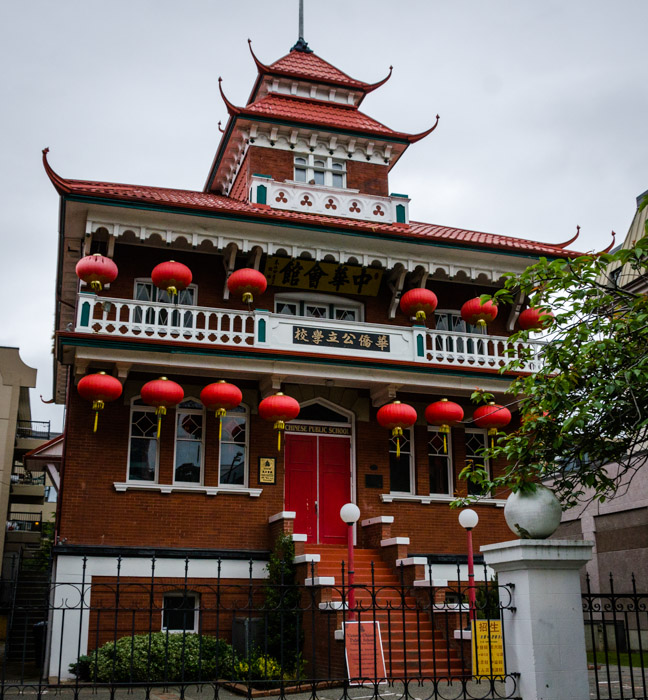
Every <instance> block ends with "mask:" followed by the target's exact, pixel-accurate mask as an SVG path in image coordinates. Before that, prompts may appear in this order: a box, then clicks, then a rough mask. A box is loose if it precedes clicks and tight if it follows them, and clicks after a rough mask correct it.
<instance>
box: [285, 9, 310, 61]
mask: <svg viewBox="0 0 648 700" xmlns="http://www.w3.org/2000/svg"><path fill="white" fill-rule="evenodd" d="M290 50H291V51H301V52H302V53H313V49H309V48H308V43H307V42H306V41H305V39H304V0H299V38H298V39H297V43H296V44H295V45H294V46H293V47H292V49H290Z"/></svg>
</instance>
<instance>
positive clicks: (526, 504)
mask: <svg viewBox="0 0 648 700" xmlns="http://www.w3.org/2000/svg"><path fill="white" fill-rule="evenodd" d="M561 516H562V508H561V506H560V502H559V501H558V499H557V498H556V496H555V494H554V492H553V491H551V489H548V488H547V487H546V486H541V485H540V484H538V485H536V487H535V491H533V492H523V491H518V492H517V493H512V494H511V495H510V496H509V497H508V498H507V499H506V505H505V506H504V518H505V519H506V524H507V525H508V526H509V528H510V529H511V530H512V531H513V532H514V533H515V534H516V535H517V536H518V537H519V538H520V539H523V540H544V539H546V538H547V537H549V536H550V535H553V533H554V532H555V531H556V530H557V529H558V525H560V518H561Z"/></svg>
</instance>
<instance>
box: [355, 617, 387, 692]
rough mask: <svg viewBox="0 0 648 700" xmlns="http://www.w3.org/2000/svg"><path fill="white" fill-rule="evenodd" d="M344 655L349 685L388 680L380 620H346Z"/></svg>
mask: <svg viewBox="0 0 648 700" xmlns="http://www.w3.org/2000/svg"><path fill="white" fill-rule="evenodd" d="M344 656H345V658H346V664H347V673H348V674H349V685H362V684H363V683H385V682H386V679H387V671H386V670H385V654H384V652H383V645H382V638H381V636H380V623H379V622H377V621H375V622H374V621H371V622H369V621H368V622H355V621H353V622H351V621H350V622H345V623H344Z"/></svg>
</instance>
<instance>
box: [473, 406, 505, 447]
mask: <svg viewBox="0 0 648 700" xmlns="http://www.w3.org/2000/svg"><path fill="white" fill-rule="evenodd" d="M473 422H474V423H475V425H476V426H477V427H479V428H488V434H489V435H490V436H491V447H493V445H494V444H495V437H494V436H495V435H497V431H498V429H499V428H505V427H506V426H507V425H508V424H509V423H510V422H511V412H510V411H509V410H508V408H506V406H500V405H498V404H496V403H493V402H492V401H491V402H490V403H488V404H486V405H485V406H480V407H479V408H478V409H476V410H475V412H474V413H473Z"/></svg>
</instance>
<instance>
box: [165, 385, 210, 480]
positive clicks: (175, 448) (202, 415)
mask: <svg viewBox="0 0 648 700" xmlns="http://www.w3.org/2000/svg"><path fill="white" fill-rule="evenodd" d="M187 401H195V402H196V403H198V404H199V403H200V399H197V398H196V397H195V396H185V397H184V399H182V401H181V402H180V403H179V404H178V405H177V406H176V409H175V423H174V427H175V434H174V438H173V484H178V485H180V484H182V485H185V486H186V485H194V486H202V485H203V483H204V479H205V409H204V407H203V408H202V409H200V408H182V404H183V403H185V402H187ZM181 413H189V414H191V415H194V416H196V415H200V419H201V421H202V429H201V431H200V432H201V438H200V479H199V480H198V481H178V480H177V479H176V466H177V463H178V441H181V442H197V441H196V440H183V439H182V438H178V420H179V419H180V414H181Z"/></svg>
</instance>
